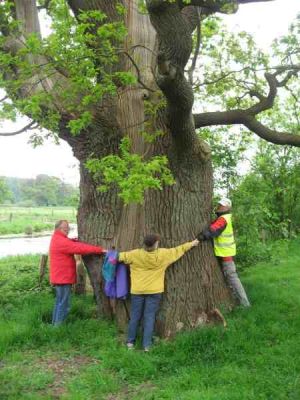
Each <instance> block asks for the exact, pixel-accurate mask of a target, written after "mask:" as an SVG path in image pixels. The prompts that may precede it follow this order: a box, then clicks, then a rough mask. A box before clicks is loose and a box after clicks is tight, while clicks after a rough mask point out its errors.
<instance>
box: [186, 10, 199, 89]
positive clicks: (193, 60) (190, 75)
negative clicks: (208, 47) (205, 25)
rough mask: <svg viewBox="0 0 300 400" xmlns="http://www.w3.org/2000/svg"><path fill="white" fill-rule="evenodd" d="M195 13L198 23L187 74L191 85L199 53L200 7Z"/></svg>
mask: <svg viewBox="0 0 300 400" xmlns="http://www.w3.org/2000/svg"><path fill="white" fill-rule="evenodd" d="M197 15H198V24H197V40H196V47H195V51H194V56H193V59H192V63H191V67H190V69H189V71H188V76H189V83H190V84H191V85H193V80H194V78H193V75H194V71H195V68H196V63H197V58H198V55H199V51H200V45H201V24H200V17H201V8H198V9H197Z"/></svg>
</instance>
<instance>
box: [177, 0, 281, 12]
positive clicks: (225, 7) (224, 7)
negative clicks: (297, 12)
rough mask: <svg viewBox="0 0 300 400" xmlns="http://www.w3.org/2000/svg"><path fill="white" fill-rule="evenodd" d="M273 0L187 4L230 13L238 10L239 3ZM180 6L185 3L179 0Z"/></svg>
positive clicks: (194, 1)
mask: <svg viewBox="0 0 300 400" xmlns="http://www.w3.org/2000/svg"><path fill="white" fill-rule="evenodd" d="M269 1H274V0H191V1H190V2H189V4H188V5H189V6H191V5H192V6H198V7H203V8H205V9H207V10H209V11H210V12H220V13H224V14H232V13H234V12H236V11H237V10H238V7H239V5H240V4H247V3H262V2H264V3H265V2H269ZM179 3H180V4H181V7H186V6H187V4H186V3H185V2H183V1H182V0H179Z"/></svg>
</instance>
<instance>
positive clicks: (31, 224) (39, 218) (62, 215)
mask: <svg viewBox="0 0 300 400" xmlns="http://www.w3.org/2000/svg"><path fill="white" fill-rule="evenodd" d="M59 219H68V220H69V221H70V222H76V212H75V209H74V208H72V207H13V206H10V207H9V206H7V207H4V206H2V207H0V235H7V234H18V233H25V232H26V231H28V230H29V231H30V230H31V231H32V232H41V231H44V230H52V229H53V226H54V223H55V222H56V221H57V220H59Z"/></svg>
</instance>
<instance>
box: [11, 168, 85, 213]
mask: <svg viewBox="0 0 300 400" xmlns="http://www.w3.org/2000/svg"><path fill="white" fill-rule="evenodd" d="M3 182H5V184H6V186H7V188H8V190H9V192H10V193H11V195H10V199H11V202H12V203H14V204H19V205H24V206H28V207H34V206H73V207H76V206H77V204H78V201H79V189H78V188H77V187H74V186H73V185H71V184H69V183H65V182H63V181H62V180H61V179H59V178H57V177H53V176H48V175H45V174H40V175H37V177H36V179H23V178H3Z"/></svg>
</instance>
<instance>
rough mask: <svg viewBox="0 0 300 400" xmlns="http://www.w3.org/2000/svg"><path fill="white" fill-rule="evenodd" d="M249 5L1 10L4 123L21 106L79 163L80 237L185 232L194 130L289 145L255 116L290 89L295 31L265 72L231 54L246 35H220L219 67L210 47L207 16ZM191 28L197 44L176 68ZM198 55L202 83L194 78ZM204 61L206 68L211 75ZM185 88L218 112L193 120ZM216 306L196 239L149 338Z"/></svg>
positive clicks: (207, 249)
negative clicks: (228, 130)
mask: <svg viewBox="0 0 300 400" xmlns="http://www.w3.org/2000/svg"><path fill="white" fill-rule="evenodd" d="M259 1H260V0H228V1H226V0H222V1H219V0H209V1H207V0H205V1H204V0H190V1H189V0H184V1H182V0H169V1H168V0H146V1H134V0H122V1H116V0H111V1H109V2H107V1H105V0H96V1H95V0H93V1H92V0H91V1H89V0H85V1H82V0H68V1H63V0H52V1H51V0H50V1H49V0H48V1H43V2H39V3H38V2H37V1H35V0H26V1H21V0H14V1H2V2H1V3H0V6H1V10H0V27H1V32H2V36H1V42H0V46H1V55H0V64H1V86H2V87H3V88H4V89H5V91H6V93H7V95H8V96H9V98H10V101H7V100H6V99H4V100H3V102H2V112H3V115H5V116H7V115H9V116H11V117H12V118H14V117H15V115H16V111H18V112H21V113H22V114H25V115H27V116H28V117H29V118H30V122H29V123H28V125H27V126H26V127H25V128H26V129H32V128H34V127H36V126H37V125H39V126H41V127H43V128H46V129H47V130H50V131H52V132H53V133H54V135H56V136H57V137H59V138H62V139H64V140H66V141H67V142H68V143H69V144H70V145H71V147H72V149H73V152H74V154H75V156H76V157H77V158H78V159H79V161H80V174H81V183H80V190H81V196H80V206H79V213H78V226H79V235H80V237H81V239H83V240H87V241H90V242H92V243H95V244H96V243H101V244H103V245H104V246H106V247H108V246H110V245H112V244H114V245H116V246H117V247H118V248H120V249H125V248H132V247H135V246H139V245H140V244H141V239H142V237H143V235H144V234H145V233H146V232H149V231H157V232H159V233H160V234H161V236H162V238H163V239H162V245H163V246H174V245H176V244H179V243H180V242H182V241H186V240H189V239H191V238H193V237H194V235H195V234H196V233H197V232H198V231H199V230H201V229H202V228H203V227H204V226H205V225H206V224H207V223H208V221H209V219H210V214H211V209H212V166H211V151H210V148H209V146H208V144H207V143H206V141H205V140H204V139H203V137H201V133H200V135H197V134H196V129H200V128H204V127H208V126H213V125H230V124H243V125H244V126H246V127H247V128H248V129H250V130H251V131H252V132H254V133H256V134H257V135H259V136H260V137H262V138H264V139H266V140H268V141H271V142H273V143H276V144H289V145H294V146H299V144H300V136H297V135H295V134H294V133H295V132H291V133H288V132H285V131H282V132H281V131H280V130H278V131H277V130H275V129H274V128H273V127H271V128H269V127H267V126H266V123H267V119H266V118H265V113H267V112H268V110H270V109H271V108H272V106H273V104H274V101H275V98H276V95H277V92H278V89H279V88H283V87H284V86H287V85H289V84H292V85H295V81H296V76H297V74H298V72H299V49H298V41H297V39H294V38H295V35H296V33H297V32H298V31H297V29H298V28H296V31H294V32H291V39H290V40H289V41H286V42H285V43H280V46H282V47H284V50H283V49H282V48H279V47H280V46H279V47H278V60H279V63H276V64H275V65H270V66H268V62H267V61H268V60H267V59H266V58H265V57H263V56H261V57H260V56H259V54H258V56H259V57H258V59H257V60H252V59H250V57H251V55H252V52H251V51H250V52H249V54H248V57H247V58H246V59H245V58H243V57H244V53H245V51H246V50H245V46H246V45H247V44H249V43H247V42H249V39H248V38H247V37H245V38H244V39H243V38H242V37H241V38H240V39H239V40H234V38H233V37H232V38H231V47H230V49H229V51H228V55H229V54H232V55H233V60H232V61H228V60H226V59H225V58H224V60H223V59H222V54H221V49H222V47H219V44H218V41H220V40H221V42H222V40H223V39H224V36H223V38H222V35H221V36H218V35H217V28H216V26H217V25H216V24H217V23H216V21H215V20H214V19H213V18H210V19H208V17H211V16H212V15H213V14H214V13H216V12H221V13H222V12H223V13H231V12H235V11H237V9H238V7H239V5H240V4H244V3H256V2H259ZM139 6H140V8H139ZM39 10H40V12H43V13H45V12H46V13H47V15H48V16H49V17H50V18H51V20H52V33H51V34H50V35H49V36H47V37H41V34H40V23H39ZM206 21H208V22H207V24H206ZM201 27H203V28H204V27H205V29H204V30H203V31H202V32H204V37H203V36H202V40H201ZM194 32H197V33H196V40H195V42H196V43H197V44H198V45H197V46H196V47H195V57H194V59H193V60H192V62H191V66H190V67H189V64H188V63H189V60H190V56H191V54H192V50H193V39H194ZM242 39H243V40H244V42H245V43H244V44H243V46H238V44H239V42H240V41H242ZM223 42H224V40H223ZM201 43H202V46H201ZM199 45H200V46H199ZM249 48H251V46H250V47H249ZM210 50H211V53H210V54H212V57H211V58H209V57H210V56H209V54H208V53H209V52H210ZM239 52H240V54H239ZM199 53H201V61H202V62H203V63H201V64H202V65H203V67H202V78H203V79H202V80H201V81H200V82H196V81H194V73H193V72H194V71H195V69H196V56H197V54H199ZM283 53H284V56H283ZM210 60H218V66H219V72H218V73H217V72H216V69H215V68H212V69H211V66H210V62H211V61H210ZM244 62H246V63H247V64H246V65H245V64H244ZM214 64H215V65H217V64H216V63H215V61H214ZM241 64H242V65H241ZM205 65H206V66H207V67H205ZM231 67H232V68H233V70H232V71H231V70H229V68H231ZM235 67H237V70H235ZM187 68H188V70H189V71H187ZM258 70H260V71H261V73H262V75H260V74H259V71H258ZM263 73H264V75H263ZM291 82H292V83H291ZM192 84H196V86H197V87H198V89H199V90H198V92H196V94H197V98H198V99H199V101H201V96H205V107H208V106H209V105H210V103H214V104H215V108H214V109H216V107H217V108H218V107H220V109H222V107H223V106H224V105H225V106H226V108H225V110H224V111H213V112H209V111H206V110H205V109H204V108H202V110H199V112H198V113H196V114H194V115H193V113H192V108H193V104H194V93H193V88H192ZM214 85H216V86H214ZM214 88H216V89H214ZM220 88H221V89H220ZM202 101H203V100H202ZM261 113H263V116H262V117H261V118H260V119H259V115H260V114H261ZM21 131H22V130H20V131H19V132H21ZM3 134H4V133H3ZM11 134H13V133H11ZM33 141H34V142H36V143H39V142H40V141H41V137H40V136H37V135H33ZM99 187H100V190H99ZM151 189H159V190H151ZM124 203H125V204H127V205H124ZM86 264H87V267H88V270H89V273H90V276H91V280H92V283H93V287H94V290H95V295H96V299H97V303H98V306H99V309H101V308H103V303H102V302H101V295H100V290H99V289H100V285H99V284H100V276H99V260H98V259H96V258H93V257H90V258H87V259H86ZM229 301H230V297H229V293H228V291H227V289H226V287H225V285H224V282H223V278H222V275H221V273H220V271H219V269H218V268H217V263H216V259H215V258H214V256H213V251H212V247H211V245H210V244H209V243H203V244H201V246H199V248H197V249H195V250H194V251H193V252H190V253H189V254H188V255H187V256H186V257H185V258H184V259H182V260H181V261H180V262H179V263H178V265H177V267H176V268H173V269H170V271H168V274H167V291H166V296H165V298H164V302H163V306H162V309H161V312H160V315H159V323H160V330H161V332H162V333H163V334H165V335H170V334H172V333H174V332H175V331H176V329H177V328H178V327H181V326H184V327H193V326H197V325H199V324H201V323H203V322H204V321H205V318H206V313H207V312H208V311H209V310H210V309H211V308H213V307H215V306H216V305H219V304H220V303H228V302H229ZM122 310H123V309H120V310H119V311H118V316H119V317H120V318H121V316H122Z"/></svg>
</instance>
